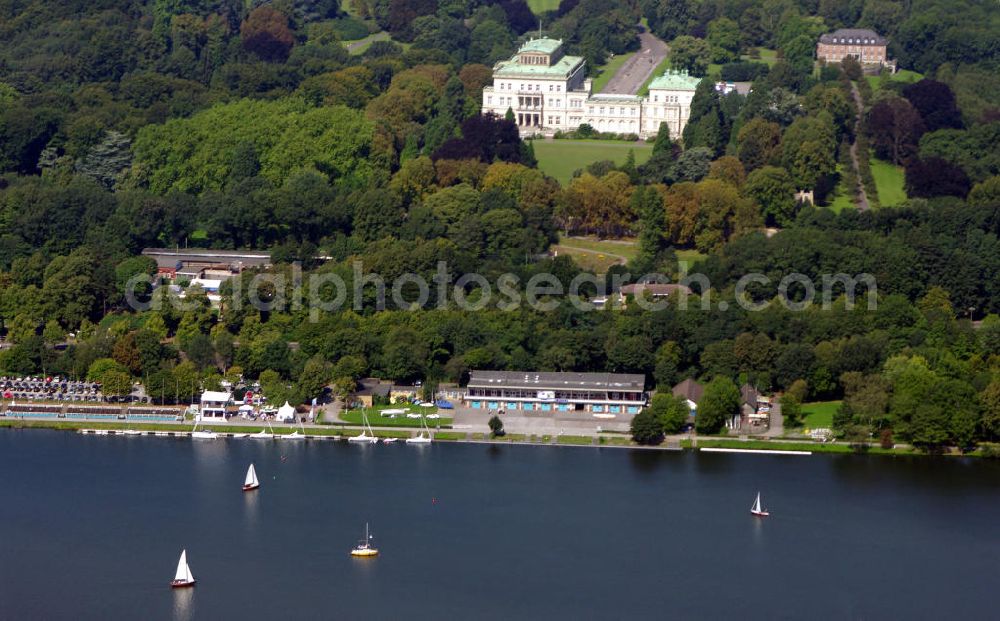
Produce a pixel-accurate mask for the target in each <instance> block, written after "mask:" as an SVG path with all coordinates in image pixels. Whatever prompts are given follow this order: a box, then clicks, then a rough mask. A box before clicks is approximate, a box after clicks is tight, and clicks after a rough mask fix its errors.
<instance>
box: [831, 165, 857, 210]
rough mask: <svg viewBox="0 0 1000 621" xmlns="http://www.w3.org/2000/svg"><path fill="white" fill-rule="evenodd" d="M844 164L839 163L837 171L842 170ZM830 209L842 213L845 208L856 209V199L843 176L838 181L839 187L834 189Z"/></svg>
mask: <svg viewBox="0 0 1000 621" xmlns="http://www.w3.org/2000/svg"><path fill="white" fill-rule="evenodd" d="M842 170H843V166H841V165H840V164H837V172H838V173H839V172H841V171H842ZM827 208H828V209H832V210H833V212H834V213H840V212H841V211H843V210H845V209H854V200H853V198H852V193H851V191H850V189H849V188H848V187H847V186H846V185H844V178H843V177H841V178H840V181H838V182H837V187H835V188H834V189H833V200H831V201H830V204H829V205H828V206H827Z"/></svg>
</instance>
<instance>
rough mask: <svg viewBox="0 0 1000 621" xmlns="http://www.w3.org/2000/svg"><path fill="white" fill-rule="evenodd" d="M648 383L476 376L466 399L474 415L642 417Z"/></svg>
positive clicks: (596, 376) (614, 378)
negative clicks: (518, 413) (477, 412)
mask: <svg viewBox="0 0 1000 621" xmlns="http://www.w3.org/2000/svg"><path fill="white" fill-rule="evenodd" d="M645 383H646V378H645V376H643V375H635V374H623V373H546V372H539V371H472V372H471V373H470V376H469V384H468V389H467V390H466V394H465V397H464V399H465V404H466V406H467V407H470V408H472V409H474V410H496V411H500V410H504V411H507V412H510V411H516V410H523V411H534V412H552V413H556V412H587V413H592V414H601V415H614V414H638V413H639V412H640V411H642V409H643V408H644V407H645V406H646V398H647V394H646V392H645Z"/></svg>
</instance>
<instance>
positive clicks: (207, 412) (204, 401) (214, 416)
mask: <svg viewBox="0 0 1000 621" xmlns="http://www.w3.org/2000/svg"><path fill="white" fill-rule="evenodd" d="M232 401H233V394H232V393H229V392H218V391H214V390H206V391H205V392H203V393H201V411H200V414H201V420H203V421H205V420H225V419H226V406H228V405H229V404H230V403H232Z"/></svg>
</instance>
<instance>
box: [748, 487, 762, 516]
mask: <svg viewBox="0 0 1000 621" xmlns="http://www.w3.org/2000/svg"><path fill="white" fill-rule="evenodd" d="M750 510H751V511H753V512H754V513H760V492H757V500H755V501H754V503H753V507H751V509H750Z"/></svg>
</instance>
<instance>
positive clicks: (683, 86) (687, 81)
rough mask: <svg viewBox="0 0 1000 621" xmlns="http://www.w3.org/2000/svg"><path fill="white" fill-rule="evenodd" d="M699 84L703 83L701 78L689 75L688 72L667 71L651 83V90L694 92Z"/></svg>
mask: <svg viewBox="0 0 1000 621" xmlns="http://www.w3.org/2000/svg"><path fill="white" fill-rule="evenodd" d="M698 82H701V78H696V77H694V76H693V75H688V73H687V71H674V70H672V69H667V70H666V71H664V72H663V75H661V76H660V77H658V78H656V79H654V80H653V81H652V82H650V83H649V90H653V89H654V88H655V89H660V90H666V91H693V90H695V89H696V88H698Z"/></svg>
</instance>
